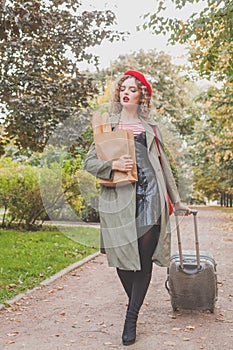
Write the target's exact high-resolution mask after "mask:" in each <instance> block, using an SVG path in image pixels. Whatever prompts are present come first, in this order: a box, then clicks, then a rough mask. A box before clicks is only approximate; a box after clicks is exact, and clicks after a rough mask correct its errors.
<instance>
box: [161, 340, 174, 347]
mask: <svg viewBox="0 0 233 350" xmlns="http://www.w3.org/2000/svg"><path fill="white" fill-rule="evenodd" d="M163 344H164V345H167V346H176V343H174V342H173V341H165V342H164V343H163Z"/></svg>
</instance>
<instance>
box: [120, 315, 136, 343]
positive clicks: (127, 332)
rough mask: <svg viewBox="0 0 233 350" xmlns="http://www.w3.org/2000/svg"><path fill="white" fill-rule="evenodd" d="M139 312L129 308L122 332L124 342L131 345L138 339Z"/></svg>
mask: <svg viewBox="0 0 233 350" xmlns="http://www.w3.org/2000/svg"><path fill="white" fill-rule="evenodd" d="M137 318H138V312H136V311H131V310H129V309H128V310H127V313H126V318H125V325H124V330H123V333H122V344H123V345H131V344H133V343H135V340H136V324H137Z"/></svg>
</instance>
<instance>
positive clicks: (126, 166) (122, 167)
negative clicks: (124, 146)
mask: <svg viewBox="0 0 233 350" xmlns="http://www.w3.org/2000/svg"><path fill="white" fill-rule="evenodd" d="M132 168H133V160H132V158H131V157H130V155H128V154H124V155H123V156H121V157H120V158H118V159H116V160H113V161H112V170H118V171H123V172H127V171H131V170H132Z"/></svg>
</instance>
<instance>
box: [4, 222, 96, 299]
mask: <svg viewBox="0 0 233 350" xmlns="http://www.w3.org/2000/svg"><path fill="white" fill-rule="evenodd" d="M79 229H80V231H79ZM73 230H74V229H73V228H72V229H71V228H69V229H68V228H67V231H68V232H69V233H70V234H71V233H72V231H73ZM98 233H99V230H98V229H96V228H86V227H85V228H84V227H82V228H78V227H76V229H75V241H74V240H71V239H68V238H67V237H66V235H64V234H62V233H61V230H60V231H58V230H56V231H53V232H51V231H37V232H24V231H21V232H20V231H13V230H0V246H1V266H0V303H4V302H5V301H6V300H7V299H10V298H12V297H13V296H15V295H17V294H19V293H20V292H23V291H25V290H26V289H30V288H33V287H35V286H36V285H38V284H39V283H40V282H42V281H43V280H44V279H46V278H48V277H50V276H51V275H53V274H55V273H56V272H58V271H60V270H61V269H63V268H65V267H66V266H69V265H70V264H72V263H74V262H76V261H78V260H81V259H83V258H85V257H86V256H88V255H90V254H93V253H94V252H96V251H98V249H99V243H98V241H99V238H98V237H99V235H98ZM85 235H87V236H88V241H89V243H90V244H89V246H87V245H85V246H84V245H82V244H80V243H77V242H81V241H83V238H84V236H85Z"/></svg>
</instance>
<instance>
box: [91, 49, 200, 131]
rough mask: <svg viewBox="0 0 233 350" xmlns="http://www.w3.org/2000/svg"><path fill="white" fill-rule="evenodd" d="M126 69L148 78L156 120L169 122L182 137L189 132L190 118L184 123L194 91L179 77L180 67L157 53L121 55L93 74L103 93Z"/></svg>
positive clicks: (190, 126)
mask: <svg viewBox="0 0 233 350" xmlns="http://www.w3.org/2000/svg"><path fill="white" fill-rule="evenodd" d="M128 69H135V70H139V71H142V72H143V73H144V74H145V75H146V77H147V78H148V79H149V81H150V83H151V85H152V88H153V106H154V107H155V109H156V112H157V115H156V116H155V117H156V118H158V117H160V118H161V119H163V121H164V122H165V121H166V122H168V123H171V122H172V123H173V124H174V125H175V126H176V127H177V129H178V130H179V132H180V133H181V134H182V135H184V134H186V133H191V132H192V129H193V125H194V122H193V120H192V119H191V118H190V119H189V120H188V121H187V115H188V108H190V106H191V104H192V99H193V97H194V96H195V94H196V91H197V88H196V87H195V85H194V84H193V83H191V82H187V80H186V79H185V78H184V77H182V76H181V74H180V67H177V66H175V65H174V64H172V62H171V57H170V56H169V55H167V54H165V53H163V52H157V51H156V50H150V51H148V52H145V51H144V50H140V51H138V52H134V53H132V54H128V55H120V56H119V57H118V59H117V60H116V61H113V62H112V64H111V66H110V67H109V68H108V69H104V70H101V71H100V72H98V73H96V76H97V79H98V81H99V85H100V89H103V92H104V88H105V86H106V83H107V82H108V80H109V79H111V80H112V79H114V78H116V77H118V76H119V75H120V74H122V73H123V72H125V71H126V70H128ZM109 100H110V96H109Z"/></svg>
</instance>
